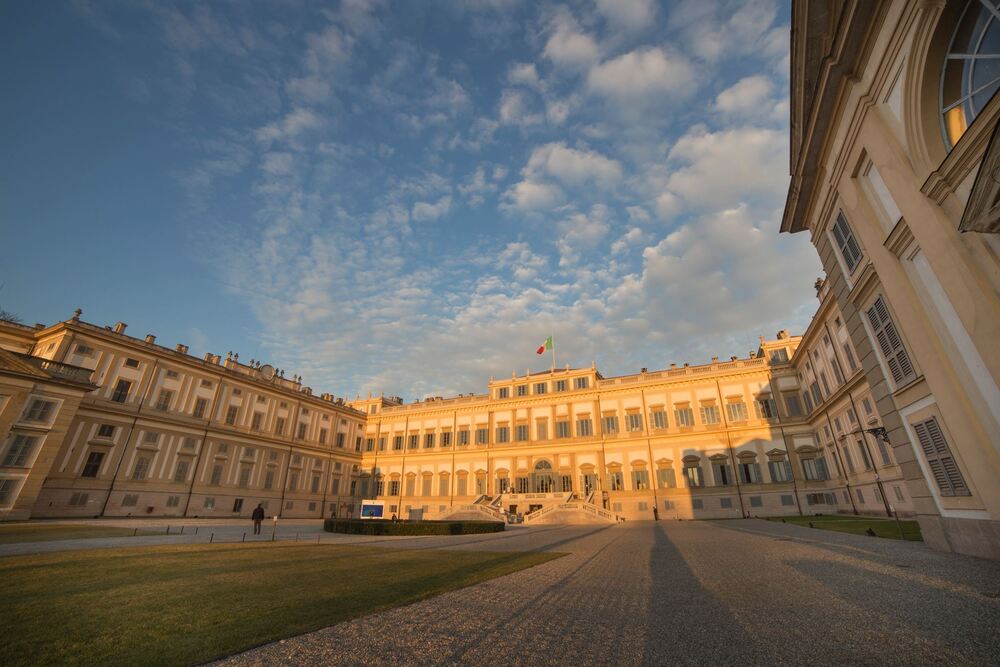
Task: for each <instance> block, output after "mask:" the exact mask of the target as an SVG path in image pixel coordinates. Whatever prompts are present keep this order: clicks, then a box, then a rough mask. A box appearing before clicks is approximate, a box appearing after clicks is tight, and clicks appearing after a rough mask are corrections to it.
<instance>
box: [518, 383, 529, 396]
mask: <svg viewBox="0 0 1000 667" xmlns="http://www.w3.org/2000/svg"><path fill="white" fill-rule="evenodd" d="M517 395H518V396H527V395H528V385H526V384H519V385H517Z"/></svg>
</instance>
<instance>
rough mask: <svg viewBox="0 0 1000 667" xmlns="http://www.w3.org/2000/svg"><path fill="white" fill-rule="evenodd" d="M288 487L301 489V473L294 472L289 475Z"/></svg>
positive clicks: (295, 489) (296, 489) (292, 489)
mask: <svg viewBox="0 0 1000 667" xmlns="http://www.w3.org/2000/svg"><path fill="white" fill-rule="evenodd" d="M288 488H289V489H290V490H291V491H298V490H299V473H298V472H293V473H291V474H290V475H289V476H288Z"/></svg>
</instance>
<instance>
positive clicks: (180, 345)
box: [174, 343, 188, 354]
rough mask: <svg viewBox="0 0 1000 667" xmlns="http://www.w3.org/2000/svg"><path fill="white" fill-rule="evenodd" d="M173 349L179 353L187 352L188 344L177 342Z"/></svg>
mask: <svg viewBox="0 0 1000 667" xmlns="http://www.w3.org/2000/svg"><path fill="white" fill-rule="evenodd" d="M174 349H175V350H177V351H178V352H180V353H181V354H187V353H188V346H187V345H185V344H184V343H177V347H175V348H174Z"/></svg>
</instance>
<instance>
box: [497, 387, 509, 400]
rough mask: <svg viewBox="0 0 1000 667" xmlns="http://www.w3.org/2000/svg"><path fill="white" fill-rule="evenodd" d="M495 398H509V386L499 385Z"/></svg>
mask: <svg viewBox="0 0 1000 667" xmlns="http://www.w3.org/2000/svg"><path fill="white" fill-rule="evenodd" d="M497 398H510V387H500V388H499V389H497Z"/></svg>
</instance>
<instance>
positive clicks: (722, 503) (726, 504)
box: [719, 498, 733, 510]
mask: <svg viewBox="0 0 1000 667" xmlns="http://www.w3.org/2000/svg"><path fill="white" fill-rule="evenodd" d="M719 507H721V508H722V509H724V510H731V509H733V499H732V498H719Z"/></svg>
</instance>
